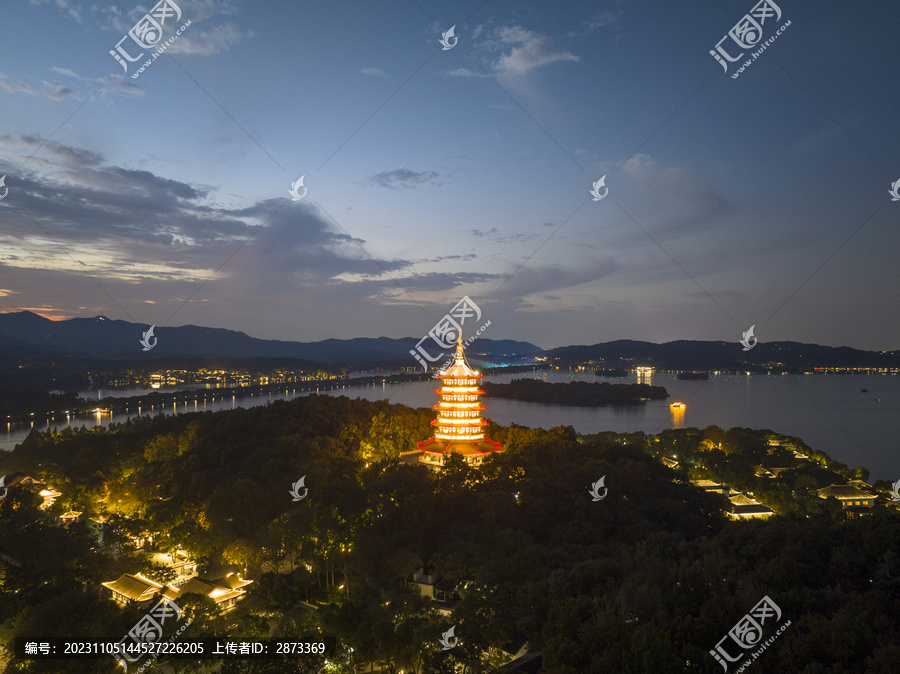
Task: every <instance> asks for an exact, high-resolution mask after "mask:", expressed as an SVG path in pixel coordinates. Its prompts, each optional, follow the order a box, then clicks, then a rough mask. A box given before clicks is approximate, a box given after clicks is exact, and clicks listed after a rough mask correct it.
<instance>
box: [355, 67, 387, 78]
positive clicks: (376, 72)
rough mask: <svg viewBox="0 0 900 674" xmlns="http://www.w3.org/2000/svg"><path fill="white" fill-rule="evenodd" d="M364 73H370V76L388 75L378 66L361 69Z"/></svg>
mask: <svg viewBox="0 0 900 674" xmlns="http://www.w3.org/2000/svg"><path fill="white" fill-rule="evenodd" d="M359 72H361V73H362V74H363V75H369V76H370V77H387V75H385V74H384V72H383V71H381V70H379V69H378V68H363V69H362V70H360V71H359Z"/></svg>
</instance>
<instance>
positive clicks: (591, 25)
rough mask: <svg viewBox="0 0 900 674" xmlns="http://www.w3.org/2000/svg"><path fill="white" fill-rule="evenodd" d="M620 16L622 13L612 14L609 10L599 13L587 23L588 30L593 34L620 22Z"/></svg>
mask: <svg viewBox="0 0 900 674" xmlns="http://www.w3.org/2000/svg"><path fill="white" fill-rule="evenodd" d="M620 16H621V13H620V12H610V11H609V10H603V11H601V12H597V14H595V15H594V16H593V17H592V18H591V19H589V20H588V21H587V22H586V27H587V30H588V32H592V31H595V30H597V29H598V28H603V27H604V26H609V25H611V24H613V23H615V22H616V21H618V20H619V17H620Z"/></svg>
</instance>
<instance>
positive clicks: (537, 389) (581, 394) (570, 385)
mask: <svg viewBox="0 0 900 674" xmlns="http://www.w3.org/2000/svg"><path fill="white" fill-rule="evenodd" d="M482 388H483V389H484V393H485V395H486V396H487V397H489V398H492V397H493V398H511V399H512V400H521V401H522V402H529V403H548V404H553V405H583V406H585V407H599V406H600V405H642V404H644V401H646V400H665V399H666V398H668V397H669V393H668V391H666V389H665V388H664V387H662V386H650V385H649V384H610V383H609V382H602V383H600V382H587V381H570V382H567V383H564V384H563V383H551V382H546V381H543V380H541V379H516V380H514V381H512V382H510V383H509V384H493V383H491V382H484V384H483V386H482Z"/></svg>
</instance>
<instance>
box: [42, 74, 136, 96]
mask: <svg viewBox="0 0 900 674" xmlns="http://www.w3.org/2000/svg"><path fill="white" fill-rule="evenodd" d="M51 70H52V71H53V72H55V73H57V74H59V75H63V76H65V77H71V78H72V79H73V80H77V81H79V82H88V83H90V84H101V85H103V91H102V92H101V94H108V93H115V94H122V95H123V96H129V97H131V98H137V97H138V96H143V95H144V90H143V89H142V88H141V87H139V86H138V85H136V84H132V83H131V82H129V81H128V80H126V79H125V78H124V77H122V76H121V75H107V76H105V77H99V78H96V79H95V78H92V77H83V76H81V75H79V74H78V73H76V72H73V71H72V70H69V69H68V68H59V67H56V66H54V67H53V68H51ZM44 84H45V86H47V87H52V86H53V85H50V84H49V83H46V82H45V83H44ZM69 95H71V96H75V97H76V98H78V96H77V94H76V93H75V91H74V90H73V89H71V88H69V87H63V86H60V87H57V88H56V89H55V90H54V91H53V92H52V93H51V94H48V97H50V98H55V99H56V100H59V98H63V97H65V96H69Z"/></svg>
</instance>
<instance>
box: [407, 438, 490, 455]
mask: <svg viewBox="0 0 900 674" xmlns="http://www.w3.org/2000/svg"><path fill="white" fill-rule="evenodd" d="M416 449H420V450H423V451H426V452H430V453H432V454H450V453H451V452H456V453H457V454H462V455H463V456H475V455H477V454H488V453H490V452H497V451H502V450H503V446H502V445H501V444H500V443H499V442H494V441H493V440H489V439H488V438H482V439H481V440H439V439H438V438H436V437H435V436H433V435H432V436H431V437H430V438H428V439H427V440H423V441H422V442H419V443H417V444H416Z"/></svg>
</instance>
